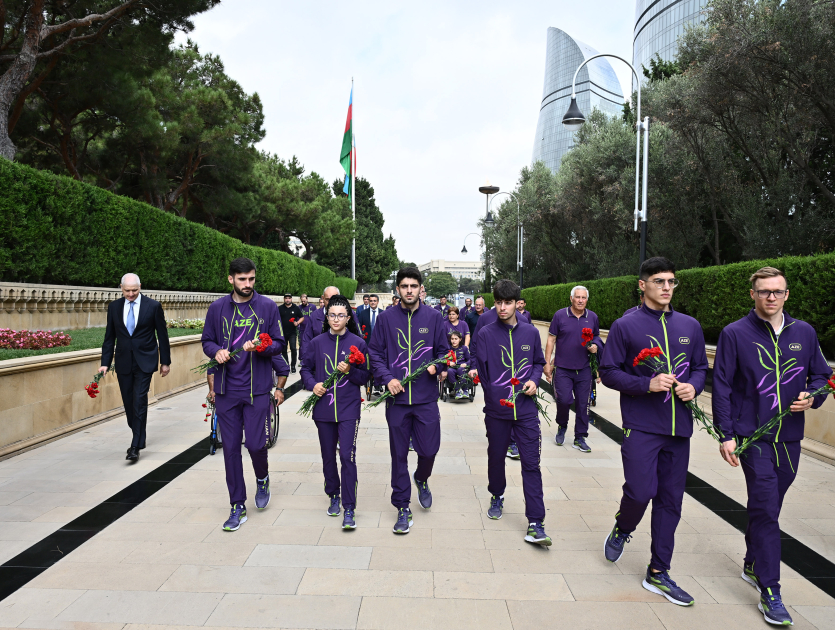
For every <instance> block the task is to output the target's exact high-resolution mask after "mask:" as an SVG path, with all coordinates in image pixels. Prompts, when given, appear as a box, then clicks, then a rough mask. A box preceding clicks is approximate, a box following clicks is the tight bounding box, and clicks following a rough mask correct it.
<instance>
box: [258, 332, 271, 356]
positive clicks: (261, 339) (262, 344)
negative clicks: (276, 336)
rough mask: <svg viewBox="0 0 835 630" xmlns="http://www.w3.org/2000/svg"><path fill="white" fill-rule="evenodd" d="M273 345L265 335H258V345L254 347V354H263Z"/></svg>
mask: <svg viewBox="0 0 835 630" xmlns="http://www.w3.org/2000/svg"><path fill="white" fill-rule="evenodd" d="M271 345H273V338H272V337H270V336H269V335H268V334H267V333H261V334H260V335H258V345H257V346H256V347H255V351H256V352H264V350H266V349H267V348H269V347H270V346H271Z"/></svg>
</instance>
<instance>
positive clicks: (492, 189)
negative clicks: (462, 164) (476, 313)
mask: <svg viewBox="0 0 835 630" xmlns="http://www.w3.org/2000/svg"><path fill="white" fill-rule="evenodd" d="M478 192H480V193H483V194H484V195H485V196H486V197H487V199H486V204H487V214H486V215H485V216H484V227H486V228H491V227H493V226H494V225H495V224H496V223H495V221H493V215H492V214H490V195H495V194H496V193H497V192H499V187H498V186H491V185H490V184H487V185H486V186H479V187H478ZM482 232H483V233H484V282H485V288H484V290H485V291H487V292H489V291H491V290H492V287H493V283H492V278H491V277H490V248H489V247H488V245H487V232H486V231H482Z"/></svg>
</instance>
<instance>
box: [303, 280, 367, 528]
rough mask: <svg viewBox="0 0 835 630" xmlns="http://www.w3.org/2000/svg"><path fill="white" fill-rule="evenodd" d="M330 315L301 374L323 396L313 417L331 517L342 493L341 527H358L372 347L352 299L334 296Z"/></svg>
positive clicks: (313, 344) (328, 307)
mask: <svg viewBox="0 0 835 630" xmlns="http://www.w3.org/2000/svg"><path fill="white" fill-rule="evenodd" d="M369 308H371V307H370V306H369ZM325 318H326V320H327V324H326V325H327V326H328V329H327V331H326V332H324V333H323V334H321V335H319V336H317V337H315V338H314V339H313V341H312V342H311V349H310V352H309V353H308V355H307V358H308V361H307V362H306V363H305V364H304V366H302V371H301V378H302V383H303V384H304V388H305V389H307V390H309V391H312V392H313V393H314V394H316V395H317V396H319V402H317V403H316V405H315V406H314V407H313V420H314V422H315V423H316V430H317V431H318V433H319V446H320V448H321V452H322V472H323V473H324V475H325V493H326V494H327V495H328V497H329V498H330V505H329V507H328V515H329V516H339V501H340V496H341V499H342V507H343V508H344V510H345V514H344V516H343V519H342V529H354V528H356V526H357V525H356V520H355V518H354V511H355V510H356V507H357V461H356V455H357V435H358V432H359V423H360V413H361V410H362V394H361V388H362V387H364V386H365V384H366V382H367V381H368V365H367V364H366V363H365V355H367V354H368V348H367V347H366V344H365V341H363V339H362V336H361V335H360V334H359V332H360V331H359V329H358V328H357V324H356V322H355V321H354V315H353V310H352V309H351V303H350V302H348V299H347V298H345V297H343V296H341V295H335V296H333V297H332V298H330V300H329V301H328V306H327V307H326V308H325ZM354 354H360V355H362V356H363V360H362V362H361V363H357V362H351V360H350V359H352V357H353V355H354ZM334 371H338V372H341V373H342V375H343V376H340V377H339V380H337V381H336V382H335V383H334V384H333V385H331V386H330V387H328V388H327V389H326V388H325V386H324V383H325V381H327V380H328V378H329V377H330V376H331V375H332V374H333V372H334ZM337 448H338V450H339V460H340V462H341V464H342V481H341V484H340V479H339V470H338V469H337V465H336V452H337ZM340 488H341V495H340Z"/></svg>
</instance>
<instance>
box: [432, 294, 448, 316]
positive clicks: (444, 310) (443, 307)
mask: <svg viewBox="0 0 835 630" xmlns="http://www.w3.org/2000/svg"><path fill="white" fill-rule="evenodd" d="M435 310H436V311H439V312H440V313H441V316H442V317H443V318H444V319H446V317H447V313H449V304H447V303H446V296H441V300H440V302H439V303H438V305H437V306H436V307H435Z"/></svg>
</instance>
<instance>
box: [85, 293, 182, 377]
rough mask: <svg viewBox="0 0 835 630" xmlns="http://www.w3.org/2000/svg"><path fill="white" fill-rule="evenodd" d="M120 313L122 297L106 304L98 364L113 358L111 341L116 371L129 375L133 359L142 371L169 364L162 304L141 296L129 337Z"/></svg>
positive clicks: (153, 369) (152, 370)
mask: <svg viewBox="0 0 835 630" xmlns="http://www.w3.org/2000/svg"><path fill="white" fill-rule="evenodd" d="M124 312H125V298H123V297H122V298H119V299H118V300H114V301H113V302H111V303H110V304H108V305H107V328H106V329H105V331H104V344H102V347H101V364H102V365H103V366H109V365H110V363H111V362H112V361H113V346H114V342H115V345H116V373H117V374H130V373H131V371H132V370H133V361H136V364H137V365H138V366H139V369H140V370H141V371H143V372H156V371H157V369H158V367H159V364H160V363H162V364H163V365H171V346H170V345H169V343H168V328H167V327H166V325H165V313H164V312H163V310H162V304H160V303H159V302H157V301H156V300H152V299H151V298H149V297H148V296H147V295H144V294H143V295H142V306H140V308H139V321H137V322H136V328H134V329H133V336H131V335H129V334H128V329H127V327H126V326H125V321H124ZM154 333H156V334H154Z"/></svg>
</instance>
